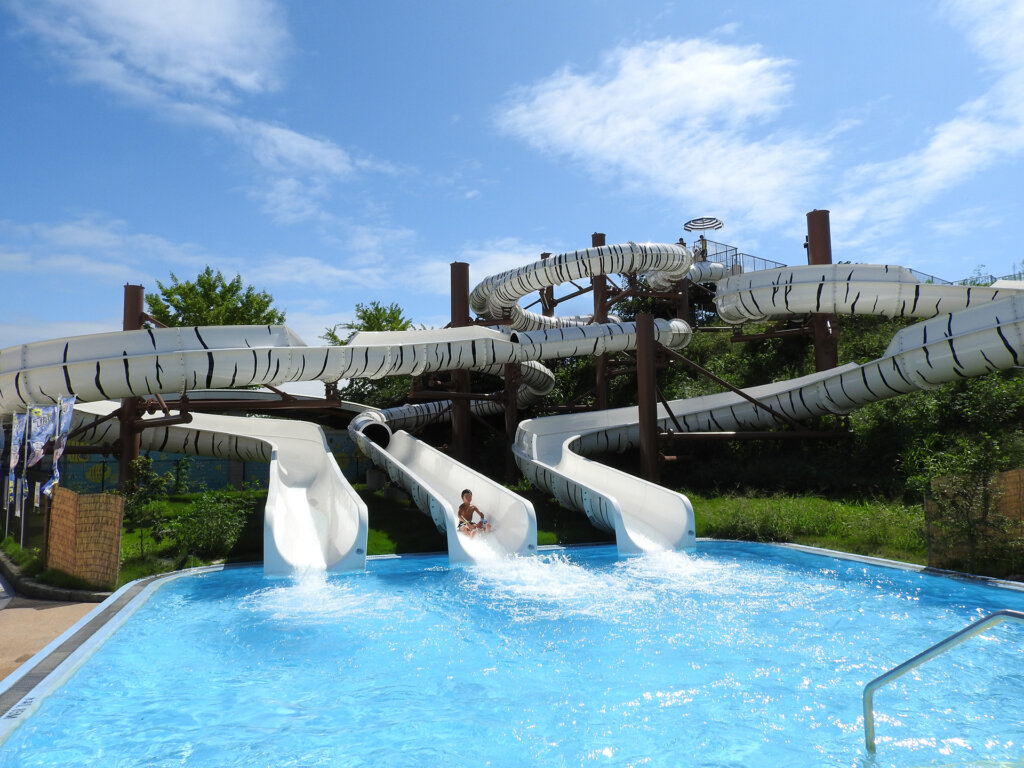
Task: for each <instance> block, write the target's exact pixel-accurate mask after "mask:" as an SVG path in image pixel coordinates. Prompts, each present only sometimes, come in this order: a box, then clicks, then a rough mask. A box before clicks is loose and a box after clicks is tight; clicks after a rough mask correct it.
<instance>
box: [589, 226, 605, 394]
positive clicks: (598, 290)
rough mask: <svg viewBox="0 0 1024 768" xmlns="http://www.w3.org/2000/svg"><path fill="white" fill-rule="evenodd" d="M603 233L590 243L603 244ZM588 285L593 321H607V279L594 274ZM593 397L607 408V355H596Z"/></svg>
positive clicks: (592, 244)
mask: <svg viewBox="0 0 1024 768" xmlns="http://www.w3.org/2000/svg"><path fill="white" fill-rule="evenodd" d="M604 238H605V236H604V233H603V232H595V233H594V234H592V235H591V236H590V245H591V247H593V248H599V247H600V246H602V245H604V244H605V242H604ZM590 285H591V287H592V288H593V293H594V322H595V323H607V322H608V306H607V299H608V281H607V280H605V277H604V275H594V276H593V277H591V278H590ZM594 397H595V399H596V401H597V408H598V410H600V411H604V410H607V408H608V355H607V354H603V355H598V356H597V360H596V362H595V364H594Z"/></svg>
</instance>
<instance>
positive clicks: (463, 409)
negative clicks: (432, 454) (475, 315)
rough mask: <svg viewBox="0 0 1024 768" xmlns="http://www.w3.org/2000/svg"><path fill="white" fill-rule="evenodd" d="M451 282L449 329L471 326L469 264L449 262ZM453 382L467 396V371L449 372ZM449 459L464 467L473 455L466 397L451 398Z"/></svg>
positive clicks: (458, 390)
mask: <svg viewBox="0 0 1024 768" xmlns="http://www.w3.org/2000/svg"><path fill="white" fill-rule="evenodd" d="M451 282H452V323H451V325H452V328H462V327H464V326H467V325H470V324H471V323H472V319H471V318H470V316H469V264H467V263H466V262H464V261H453V262H452V263H451ZM451 376H452V383H453V384H454V385H455V392H456V393H462V394H468V393H469V371H465V370H462V371H452V372H451ZM451 402H452V441H451V445H452V456H453V457H454V458H455V460H456V461H460V462H462V463H463V464H467V463H469V457H470V455H471V453H472V443H473V435H472V427H471V424H472V421H471V416H470V409H469V404H470V401H469V399H468V398H464V397H455V398H453V399H452V401H451Z"/></svg>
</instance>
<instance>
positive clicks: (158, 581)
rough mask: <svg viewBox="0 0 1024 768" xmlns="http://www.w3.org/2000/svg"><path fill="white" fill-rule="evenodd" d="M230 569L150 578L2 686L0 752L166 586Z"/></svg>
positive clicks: (126, 589) (116, 596)
mask: <svg viewBox="0 0 1024 768" xmlns="http://www.w3.org/2000/svg"><path fill="white" fill-rule="evenodd" d="M224 568H225V565H224V564H219V565H208V566H201V567H198V568H188V569H185V570H181V571H174V572H172V573H161V574H156V575H154V576H146V577H143V578H141V579H136V580H135V581H132V582H129V583H128V584H125V585H124V586H123V587H121V588H120V589H118V590H117V591H116V592H114V593H113V594H111V595H110V597H108V598H107V599H106V600H104V601H103V602H101V603H99V604H98V605H97V606H96V607H95V608H93V609H92V610H91V611H89V613H87V614H86V615H85V616H83V617H82V618H81V619H79V620H78V621H77V622H75V623H74V624H72V625H71V626H70V627H69V628H68V629H67V630H65V631H64V632H63V633H61V634H60V635H59V636H58V637H56V638H54V639H53V640H52V641H51V642H50V643H48V644H47V645H46V646H45V647H43V648H42V649H41V650H40V651H39V652H38V653H36V654H35V655H34V656H32V658H30V659H29V660H28V661H26V662H25V663H24V664H22V665H21V666H20V667H18V669H16V670H15V671H14V672H12V673H11V674H10V675H8V676H7V677H6V678H4V680H3V682H0V746H2V745H3V743H4V741H6V740H7V737H8V736H10V734H11V733H13V732H14V731H15V730H16V729H17V728H18V726H19V725H21V723H22V722H23V721H24V720H25V719H26V718H27V717H28V716H29V715H31V714H32V712H34V711H35V710H36V709H37V708H38V706H39V705H40V704H41V703H42V701H43V699H45V698H46V697H47V696H49V695H50V693H52V692H53V691H54V690H55V689H56V688H57V687H59V686H60V685H61V684H62V683H63V682H64V681H65V680H66V679H67V678H68V677H70V676H71V675H72V674H73V673H74V672H75V670H76V669H78V667H80V666H81V665H82V664H83V663H84V662H85V661H86V659H88V658H89V656H91V655H92V654H93V653H94V652H95V651H96V649H97V648H99V646H100V645H102V643H103V641H104V640H106V639H107V638H108V637H109V636H110V635H111V634H113V633H114V632H115V631H116V630H117V629H118V627H120V626H121V625H122V624H124V622H125V621H127V620H128V617H129V616H131V615H132V614H133V613H135V611H137V610H138V609H139V608H140V607H141V606H142V605H144V604H145V602H146V601H147V600H148V599H149V597H150V596H151V595H152V594H153V593H154V592H155V591H156V590H157V589H159V588H160V587H161V586H162V585H163V584H165V583H167V582H170V581H173V580H175V579H178V578H181V577H183V576H190V575H194V574H197V573H206V572H213V571H219V570H223V569H224Z"/></svg>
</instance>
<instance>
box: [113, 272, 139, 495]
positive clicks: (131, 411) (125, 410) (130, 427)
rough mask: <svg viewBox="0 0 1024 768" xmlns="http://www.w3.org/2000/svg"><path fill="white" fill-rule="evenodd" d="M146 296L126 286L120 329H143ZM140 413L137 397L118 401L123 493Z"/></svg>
mask: <svg viewBox="0 0 1024 768" xmlns="http://www.w3.org/2000/svg"><path fill="white" fill-rule="evenodd" d="M145 295H146V293H145V289H144V288H143V287H142V286H141V285H125V287H124V317H123V321H122V324H121V329H122V330H124V331H137V330H139V329H140V328H142V320H143V317H144V316H145V310H144V299H145ZM141 416H142V410H141V408H140V407H139V400H138V398H135V397H126V398H124V399H122V400H121V409H120V411H119V412H118V420H119V421H120V438H119V440H118V457H117V468H118V475H117V485H118V488H119V489H120V490H121V492H122V493H123V492H124V491H125V484H126V483H127V482H128V480H129V479H130V478H131V477H132V462H133V461H135V459H137V458H139V442H140V441H139V433H140V431H141V430H140V429H139V428H138V427H137V426H136V422H137V421H139V419H140V417H141Z"/></svg>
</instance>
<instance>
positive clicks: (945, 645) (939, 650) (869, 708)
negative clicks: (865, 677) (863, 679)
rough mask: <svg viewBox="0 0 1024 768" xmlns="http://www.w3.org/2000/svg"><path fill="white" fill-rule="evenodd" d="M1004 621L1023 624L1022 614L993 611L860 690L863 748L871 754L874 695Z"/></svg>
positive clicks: (872, 750)
mask: <svg viewBox="0 0 1024 768" xmlns="http://www.w3.org/2000/svg"><path fill="white" fill-rule="evenodd" d="M1004 621H1019V622H1022V623H1024V613H1022V612H1021V611H1010V610H1003V611H996V612H995V613H992V614H989V615H988V616H986V617H985V618H983V619H979V620H978V621H976V622H974V623H973V624H971V625H970V626H968V627H964V628H963V629H961V630H960V631H959V632H955V633H953V634H952V635H950V636H949V637H947V638H946V639H945V640H941V641H940V642H938V643H936V644H935V645H933V646H932V647H931V648H929V649H928V650H926V651H922V652H921V653H919V654H917V656H915V657H914V658H912V659H908V660H907V661H904V662H903V663H902V664H900V665H899V666H897V667H893V668H892V669H890V670H889V671H888V672H886V673H884V674H882V675H879V676H878V677H876V678H875V679H874V680H872V681H871V682H870V683H868V684H867V685H865V686H864V745H865V746H866V747H867V749H868V752H872V753H873V752H874V751H875V708H874V696H875V691H877V690H878V689H879V688H881V687H882V686H883V685H888V684H889V683H891V682H892V681H893V680H895V679H896V678H899V677H902V676H903V675H905V674H907V672H910V671H911V670H912V669H916V668H917V667H919V666H921V665H922V664H924V663H925V662H926V661H929V660H931V659H934V658H935V657H936V656H941V655H942V654H943V653H945V652H946V651H948V650H949V649H951V648H955V647H956V646H958V645H960V643H962V642H964V641H966V640H969V639H971V638H972V637H974V636H975V635H980V634H981V633H982V632H984V631H985V630H987V629H990V628H991V627H994V626H995V625H996V624H1001V623H1003V622H1004Z"/></svg>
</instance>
